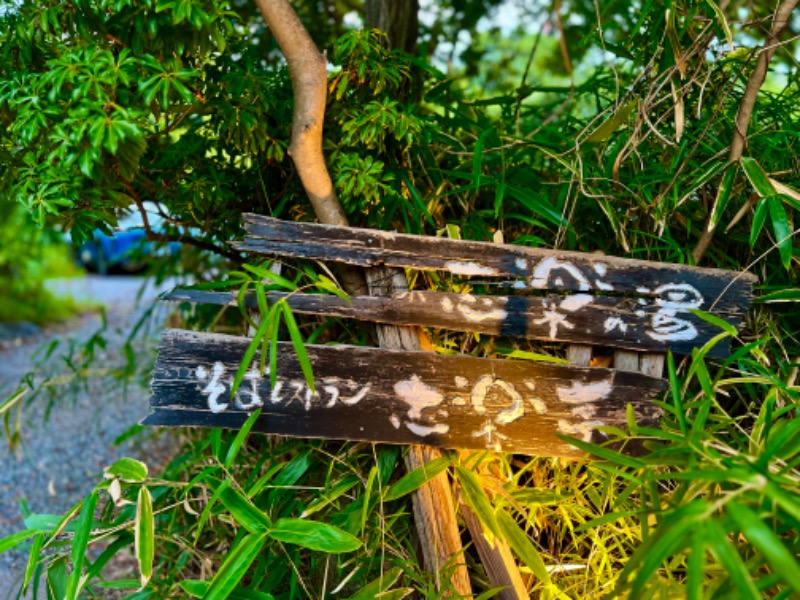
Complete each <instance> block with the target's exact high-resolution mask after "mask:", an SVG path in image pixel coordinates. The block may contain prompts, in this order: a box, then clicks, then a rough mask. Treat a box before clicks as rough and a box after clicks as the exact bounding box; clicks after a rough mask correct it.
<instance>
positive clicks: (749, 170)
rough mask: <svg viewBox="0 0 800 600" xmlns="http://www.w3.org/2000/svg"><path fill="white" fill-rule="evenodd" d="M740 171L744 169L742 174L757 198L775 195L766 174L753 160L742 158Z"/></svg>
mask: <svg viewBox="0 0 800 600" xmlns="http://www.w3.org/2000/svg"><path fill="white" fill-rule="evenodd" d="M741 163H742V169H744V174H745V175H747V179H749V180H750V184H751V185H752V186H753V188H754V189H755V190H756V192H757V193H758V195H759V196H761V197H762V198H765V197H767V196H774V195H775V194H777V192H776V191H775V188H774V187H773V186H772V183H771V182H770V180H769V177H767V174H766V172H765V171H764V169H763V168H762V167H761V165H760V164H758V161H757V160H756V159H754V158H748V157H744V158H742V161H741Z"/></svg>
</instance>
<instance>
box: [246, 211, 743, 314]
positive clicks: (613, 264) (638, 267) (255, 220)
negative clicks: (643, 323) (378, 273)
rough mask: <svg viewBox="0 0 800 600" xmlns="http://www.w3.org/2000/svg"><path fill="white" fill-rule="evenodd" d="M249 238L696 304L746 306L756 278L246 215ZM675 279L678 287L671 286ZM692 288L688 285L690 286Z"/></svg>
mask: <svg viewBox="0 0 800 600" xmlns="http://www.w3.org/2000/svg"><path fill="white" fill-rule="evenodd" d="M244 217H245V229H246V230H247V232H248V234H249V235H248V237H247V238H245V240H244V241H243V242H236V243H234V244H233V245H234V246H235V247H236V248H238V249H239V250H243V251H247V252H254V253H259V254H269V255H281V256H291V257H295V258H312V259H317V260H332V261H341V262H346V263H350V264H356V265H361V266H375V265H387V266H396V267H406V268H415V269H423V270H441V271H449V272H450V273H453V274H455V275H463V276H478V277H481V278H486V277H515V278H519V279H518V281H516V282H515V284H514V287H516V288H518V289H520V290H524V289H528V290H531V289H534V290H547V289H549V290H555V291H558V292H566V291H573V292H585V293H594V292H597V293H601V294H606V295H607V294H620V295H632V296H642V297H654V298H661V299H662V301H664V302H669V301H671V300H670V299H669V296H670V295H672V296H673V297H675V300H672V301H674V302H690V303H691V302H694V301H695V300H696V299H697V300H699V303H697V304H699V305H698V306H693V308H699V309H700V310H704V311H710V310H717V311H721V312H728V313H733V314H744V313H745V312H747V307H748V306H749V303H750V300H751V298H752V286H753V283H754V282H755V277H754V276H753V275H751V274H749V273H737V272H731V271H724V270H721V269H708V268H699V267H688V266H685V265H676V264H669V263H658V262H650V261H642V260H633V259H622V258H615V257H609V256H598V255H596V254H585V253H581V252H566V251H560V250H548V249H541V248H528V247H524V246H513V245H509V244H492V243H487V242H470V241H463V240H452V239H449V238H436V237H429V236H416V235H407V234H400V233H391V232H386V231H376V230H372V229H356V228H352V227H336V226H331V225H319V224H314V223H294V222H288V221H281V220H278V219H273V218H270V217H263V216H260V215H253V214H246V215H244ZM676 286H677V287H676ZM689 287H691V289H692V290H695V291H691V290H690V289H689Z"/></svg>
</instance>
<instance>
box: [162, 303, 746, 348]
mask: <svg viewBox="0 0 800 600" xmlns="http://www.w3.org/2000/svg"><path fill="white" fill-rule="evenodd" d="M164 298H165V299H167V300H173V301H186V302H198V303H205V304H219V305H230V306H236V303H237V294H236V292H215V291H203V290H194V289H177V290H174V291H172V292H170V293H169V294H167V295H166V296H164ZM281 298H283V299H285V301H286V302H287V303H288V304H289V306H290V307H291V308H292V310H293V311H295V312H297V313H301V314H315V315H325V316H332V317H343V318H352V319H359V320H364V321H373V322H377V323H387V324H392V325H408V326H422V327H434V328H441V329H451V330H455V331H474V332H477V333H486V334H490V335H502V336H509V337H524V338H529V339H539V340H550V341H561V342H576V343H583V344H595V345H605V346H614V347H618V348H625V349H629V350H637V351H650V352H666V351H667V350H671V351H672V352H674V353H676V354H691V351H692V349H693V348H697V347H700V346H702V345H703V344H705V343H706V342H707V341H709V340H710V339H712V338H713V337H714V336H716V335H717V334H719V328H718V327H717V326H715V325H712V324H710V323H708V322H706V321H704V320H703V319H701V318H699V317H697V316H695V315H694V314H692V313H690V312H687V311H681V312H678V311H676V312H675V314H672V315H671V316H669V319H670V320H669V321H668V322H667V321H665V317H664V314H663V308H662V307H660V306H659V305H657V304H655V303H654V302H653V301H652V300H650V301H645V300H641V299H640V300H634V299H631V298H623V297H618V296H617V297H614V296H597V297H593V298H591V299H590V300H587V302H589V303H588V304H586V303H575V301H574V300H575V298H576V296H574V295H573V296H561V295H557V294H548V295H546V296H543V297H533V296H475V295H472V294H454V293H449V292H404V293H399V294H393V295H389V296H351V297H350V298H349V301H347V300H344V299H342V298H339V297H338V296H329V295H324V294H281V293H270V294H269V300H270V302H275V301H277V300H278V299H281ZM244 304H245V306H247V307H252V308H256V307H257V306H258V303H257V300H256V296H255V294H254V293H252V292H251V293H248V294H247V295H246V296H245V298H244ZM717 316H719V317H720V318H722V319H725V320H726V321H728V322H729V323H730V324H732V325H733V326H734V327H738V326H739V325H740V324H741V318H740V317H739V316H736V315H725V314H718V315H717ZM659 319H660V321H659ZM663 327H666V328H667V329H663ZM382 330H385V328H380V330H379V331H382ZM662 331H666V332H667V333H666V334H665V335H662V334H661V333H660V332H662ZM669 332H672V334H671V335H670V333H669ZM379 335H380V334H379ZM665 338H666V339H665ZM672 338H681V339H672ZM729 353H730V338H726V339H725V340H723V341H721V342H720V343H717V344H715V345H714V346H713V347H712V348H711V350H710V351H709V353H708V356H711V357H717V358H721V357H725V356H727V355H728V354H729Z"/></svg>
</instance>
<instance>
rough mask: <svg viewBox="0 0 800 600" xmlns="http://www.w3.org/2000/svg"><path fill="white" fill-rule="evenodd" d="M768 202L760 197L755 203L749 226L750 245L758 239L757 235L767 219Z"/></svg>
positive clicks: (753, 244)
mask: <svg viewBox="0 0 800 600" xmlns="http://www.w3.org/2000/svg"><path fill="white" fill-rule="evenodd" d="M767 211H768V204H767V202H765V201H764V199H763V198H762V199H761V200H760V201H759V202H758V203H757V204H756V210H755V212H754V213H753V224H752V225H751V226H750V245H751V246H755V244H756V241H758V236H759V235H760V234H761V230H762V229H763V228H764V223H765V222H766V220H767Z"/></svg>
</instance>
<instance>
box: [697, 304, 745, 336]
mask: <svg viewBox="0 0 800 600" xmlns="http://www.w3.org/2000/svg"><path fill="white" fill-rule="evenodd" d="M689 312H690V313H692V314H693V315H694V316H696V317H698V318H700V319H703V321H705V322H706V323H711V324H712V325H715V326H717V327H719V328H720V329H722V330H723V331H724V332H726V333H728V334H730V335H734V336H735V335H736V334H737V333H738V332H737V331H736V327H734V326H733V325H731V324H730V323H728V322H727V321H726V320H725V319H721V318H720V317H718V316H716V315H713V314H711V313H707V312H705V311H702V310H697V309H695V308H691V309H689Z"/></svg>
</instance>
